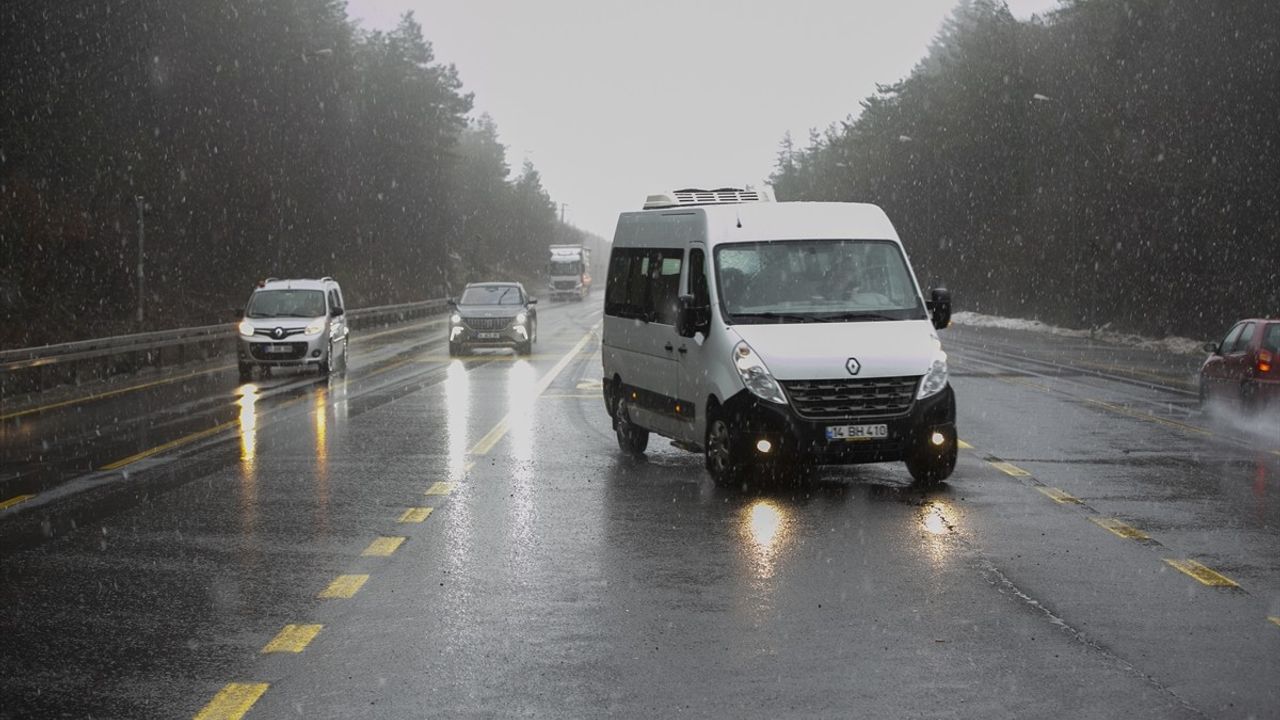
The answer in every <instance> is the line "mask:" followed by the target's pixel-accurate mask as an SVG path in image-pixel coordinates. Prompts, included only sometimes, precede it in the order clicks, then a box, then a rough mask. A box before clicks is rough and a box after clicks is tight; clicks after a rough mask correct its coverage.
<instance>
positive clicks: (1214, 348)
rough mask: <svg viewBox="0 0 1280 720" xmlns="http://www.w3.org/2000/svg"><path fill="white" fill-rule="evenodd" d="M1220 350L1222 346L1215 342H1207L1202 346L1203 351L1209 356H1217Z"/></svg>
mask: <svg viewBox="0 0 1280 720" xmlns="http://www.w3.org/2000/svg"><path fill="white" fill-rule="evenodd" d="M1221 349H1222V346H1221V345H1219V344H1218V343H1216V342H1207V343H1205V344H1204V351H1205V352H1207V353H1209V354H1210V355H1217V354H1218V351H1219V350H1221Z"/></svg>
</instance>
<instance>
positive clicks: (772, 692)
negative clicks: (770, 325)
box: [0, 304, 1280, 718]
mask: <svg viewBox="0 0 1280 720" xmlns="http://www.w3.org/2000/svg"><path fill="white" fill-rule="evenodd" d="M544 311H545V312H544V313H543V322H544V324H543V326H542V343H541V346H540V347H539V348H538V350H537V352H536V355H535V356H534V357H533V358H531V359H529V360H527V361H526V360H521V359H517V358H514V357H512V356H510V355H507V354H503V353H494V354H486V356H484V357H481V358H476V359H471V360H467V361H456V362H450V361H449V360H448V358H444V357H439V354H438V353H439V351H438V350H435V349H433V348H434V346H433V345H432V343H433V342H434V341H433V340H432V338H431V337H430V333H427V332H424V333H422V334H421V335H416V334H415V335H413V337H411V338H410V337H399V338H396V337H394V336H392V337H389V338H388V339H387V340H386V341H384V343H380V344H378V349H377V350H376V351H370V354H369V356H368V357H363V358H360V361H359V362H353V365H352V371H353V372H352V374H351V375H350V376H349V378H348V380H349V382H345V383H344V382H342V380H341V379H336V380H335V381H330V382H325V383H320V382H316V381H313V380H309V379H306V380H303V379H283V378H282V379H281V385H279V386H276V387H279V388H284V390H282V391H281V392H280V394H279V395H271V394H270V391H269V390H267V389H264V390H263V397H264V398H266V399H263V400H258V401H254V402H253V403H251V404H250V408H249V409H248V410H246V408H245V407H244V403H242V402H240V400H241V399H243V397H244V394H243V393H241V394H240V395H236V394H235V392H236V391H235V389H234V388H235V387H236V384H235V381H234V379H232V380H231V381H230V383H229V384H223V385H222V386H220V387H218V386H217V383H216V382H213V381H212V380H211V381H210V383H211V385H213V386H215V387H217V388H218V389H217V390H216V391H211V392H210V393H209V394H210V395H211V396H216V397H218V398H219V399H220V402H223V403H227V402H228V401H230V402H236V403H240V404H237V405H235V406H234V407H233V414H234V418H233V420H234V422H235V423H236V424H235V425H234V426H233V427H232V428H230V429H229V430H230V431H229V432H228V433H227V434H226V436H225V437H221V438H209V439H208V444H207V445H202V443H205V440H197V441H193V442H192V443H191V444H190V445H187V446H183V447H180V448H177V449H175V451H173V452H160V453H157V454H156V455H154V456H150V457H147V458H145V459H143V460H139V461H138V462H137V463H136V467H134V468H133V469H132V470H131V475H132V477H131V480H130V482H136V483H138V484H139V485H140V486H144V487H148V488H151V490H149V491H147V492H145V493H142V494H140V495H128V494H126V495H125V496H124V499H116V500H113V501H112V502H111V503H109V504H110V505H111V509H110V510H109V511H107V512H105V513H104V514H102V515H101V516H100V517H98V518H97V519H96V520H93V521H92V522H88V523H80V526H79V528H78V529H76V530H74V531H69V532H65V533H57V534H56V535H55V537H53V538H51V539H48V540H46V541H43V542H40V543H38V544H36V545H34V546H33V547H30V548H28V549H11V548H10V546H5V549H4V550H2V551H0V557H2V558H3V569H2V570H0V578H2V583H0V597H2V598H3V611H4V612H3V613H2V614H0V617H3V620H0V634H3V636H4V637H6V638H8V639H9V642H7V643H5V644H4V645H3V648H0V695H2V696H3V697H4V698H5V699H6V701H5V703H4V706H3V708H2V709H0V713H2V714H4V715H5V716H6V717H8V716H12V717H29V716H40V717H57V716H66V717H82V716H87V715H92V716H94V717H174V716H178V717H181V716H193V715H195V714H197V713H200V712H208V713H209V715H208V716H209V717H219V716H222V717H234V716H237V715H236V712H237V711H238V710H240V709H245V708H247V714H246V715H245V716H246V717H351V716H357V717H386V718H399V717H417V716H437V715H439V716H450V717H452V716H473V717H492V716H509V715H551V716H557V717H564V716H568V717H576V716H598V715H603V714H615V715H620V716H626V717H630V716H640V715H644V716H670V715H675V714H682V715H691V716H699V717H704V716H714V717H723V716H734V717H765V716H788V717H846V716H851V715H858V716H874V717H913V716H928V717H1010V718H1015V717H1027V716H1030V715H1033V714H1034V715H1042V716H1050V717H1054V716H1062V715H1068V716H1081V717H1100V716H1101V717H1108V716H1122V715H1123V716H1127V717H1138V718H1143V717H1150V718H1167V717H1270V716H1275V715H1276V714H1277V708H1280V690H1278V689H1277V684H1276V683H1275V682H1274V678H1275V677H1278V676H1280V625H1277V624H1275V623H1274V622H1272V621H1270V620H1268V618H1269V617H1271V618H1280V568H1278V567H1276V562H1277V561H1276V558H1277V553H1276V550H1277V549H1280V540H1278V539H1277V520H1278V519H1280V517H1278V515H1277V513H1278V511H1277V510H1276V503H1275V500H1274V498H1275V497H1276V496H1277V493H1278V492H1280V480H1278V478H1280V455H1277V454H1275V453H1276V451H1278V450H1280V442H1277V443H1270V442H1269V439H1270V435H1268V434H1267V430H1266V429H1263V430H1262V431H1261V432H1259V433H1242V432H1240V431H1239V428H1238V427H1237V426H1234V425H1229V424H1226V425H1224V424H1221V423H1216V422H1210V421H1209V419H1208V418H1205V417H1204V416H1203V415H1201V414H1200V413H1199V411H1198V409H1196V408H1195V407H1193V403H1190V402H1189V401H1188V400H1187V398H1186V396H1185V394H1179V393H1178V392H1176V390H1177V388H1176V387H1175V386H1174V385H1173V384H1172V383H1168V384H1166V385H1153V384H1151V383H1143V382H1135V381H1134V378H1132V377H1125V378H1121V379H1116V378H1114V377H1107V376H1103V375H1100V374H1098V372H1099V371H1098V370H1097V369H1096V368H1090V367H1089V365H1103V366H1105V365H1108V364H1111V365H1115V366H1118V367H1119V366H1121V365H1119V364H1118V363H1119V361H1118V360H1116V356H1118V355H1122V356H1123V357H1124V358H1126V359H1125V360H1124V361H1123V365H1122V367H1123V368H1129V370H1130V371H1133V370H1138V371H1145V370H1143V368H1146V369H1147V370H1150V369H1151V368H1152V367H1156V366H1159V368H1158V372H1159V373H1160V374H1162V375H1166V376H1168V377H1176V376H1177V375H1178V373H1179V372H1181V371H1179V370H1177V369H1176V366H1177V364H1178V363H1183V364H1185V363H1187V362H1190V361H1188V360H1176V359H1170V358H1163V359H1160V358H1157V357H1156V355H1157V354H1156V353H1152V354H1151V355H1142V354H1141V353H1140V352H1138V351H1132V350H1123V351H1121V350H1118V349H1114V348H1108V347H1105V346H1098V347H1094V348H1090V347H1088V345H1089V344H1088V343H1083V342H1081V341H1078V340H1067V339H1059V338H1050V337H1044V336H1038V335H1034V334H1030V333H1012V334H1010V333H1006V332H1003V331H1001V332H995V331H981V330H976V329H964V328H956V329H954V330H953V331H948V333H947V334H946V337H944V342H948V343H950V342H951V341H952V339H954V341H955V342H954V344H950V345H949V348H950V350H951V352H952V357H953V361H954V371H955V377H954V378H953V383H954V385H955V387H956V389H957V393H958V395H959V407H960V420H959V423H960V432H961V437H962V438H964V439H965V440H966V441H967V443H968V444H969V445H971V446H972V447H971V448H970V449H966V450H964V451H963V452H962V455H961V460H960V464H959V467H958V469H957V473H956V475H955V476H954V478H953V479H952V481H951V482H949V483H947V484H946V485H945V486H944V487H942V488H941V489H939V490H937V491H933V492H929V493H922V492H920V491H919V490H918V489H915V488H913V487H911V485H910V483H909V478H908V476H907V475H906V472H905V470H904V469H903V468H901V467H898V466H864V467H859V468H846V469H830V470H825V471H823V472H822V473H820V474H819V476H818V477H817V478H815V479H813V480H810V481H807V482H799V483H782V484H776V485H764V486H761V485H758V484H753V485H747V486H716V485H714V484H712V483H710V482H709V481H708V480H707V478H706V475H705V472H704V471H703V470H702V468H701V465H700V462H699V458H698V457H696V456H694V455H690V454H688V453H684V452H682V451H679V450H676V449H674V448H670V447H667V446H665V444H664V443H661V442H656V441H655V442H654V443H652V444H651V451H650V453H649V456H648V458H647V459H646V460H645V461H644V462H632V461H627V460H625V459H624V458H622V457H620V456H619V455H618V453H617V452H616V450H615V447H616V446H615V443H614V440H613V437H612V433H611V432H610V430H609V425H608V418H607V416H606V415H605V414H604V411H603V407H602V405H601V402H600V398H599V377H598V376H599V368H600V363H599V355H598V351H597V350H598V348H597V344H598V339H597V337H596V336H595V335H594V334H593V333H592V328H593V327H594V326H595V323H596V321H597V320H598V318H599V308H598V306H595V305H594V304H588V305H571V306H557V307H555V308H544ZM1068 345H1069V346H1070V347H1068ZM1134 353H1137V354H1134ZM1019 355H1026V356H1027V357H1025V358H1023V357H1018V356H1019ZM355 359H356V357H354V356H353V360H355ZM1068 361H1070V362H1068ZM1046 362H1049V363H1058V364H1060V365H1062V366H1064V367H1056V368H1055V367H1053V366H1052V365H1047V364H1046ZM397 363H401V364H398V365H397ZM1086 363H1087V364H1086ZM1162 363H1163V364H1162ZM379 370H381V371H382V372H381V373H380V374H379V375H372V373H374V372H377V371H379ZM1113 370H1114V368H1113ZM361 372H366V373H368V374H366V375H364V376H363V380H361V379H360V378H361V375H360V373H361ZM1106 374H1107V375H1114V374H1115V373H1114V372H1110V371H1108V373H1106ZM1125 374H1126V375H1131V374H1134V373H1132V372H1126V373H1125ZM291 382H301V383H302V385H301V386H300V387H299V388H289V384H290V383H291ZM166 392H168V391H166ZM127 402H135V403H137V404H136V405H133V406H127V405H124V404H122V403H127ZM106 405H107V406H106V407H104V408H103V409H102V410H101V412H104V413H108V412H111V411H112V410H114V411H115V412H117V413H119V414H120V416H121V417H129V418H130V419H135V420H136V421H137V423H139V424H138V425H134V427H144V426H146V425H147V424H148V421H147V420H145V419H144V418H145V413H146V412H148V411H149V410H146V409H142V408H143V407H144V406H146V407H147V408H150V407H155V405H153V404H150V403H144V402H141V401H138V400H131V401H125V400H112V401H110V402H108V403H107V404H106ZM268 410H269V411H268ZM221 412H225V411H221ZM140 413H141V414H140ZM222 417H224V416H221V415H218V416H216V418H215V419H217V420H219V421H221V418H222ZM68 422H69V424H74V423H70V421H68ZM130 434H131V433H130V432H129V431H127V430H126V431H124V432H123V435H124V436H129V435H130ZM163 437H167V436H163ZM163 437H161V436H153V437H150V438H146V439H149V440H151V441H155V440H160V439H163ZM144 444H145V442H144V439H143V438H136V439H135V444H134V445H130V446H129V447H127V448H125V449H127V450H133V452H134V453H137V452H142V451H145V450H146V448H142V449H141V450H135V449H134V448H138V447H141V446H142V445H144ZM87 445H90V446H91V445H92V443H87ZM114 449H115V448H113V450H114ZM117 454H119V453H117ZM101 472H103V471H98V470H95V471H93V472H92V473H90V474H91V475H93V474H97V473H101ZM67 475H68V477H64V478H63V479H62V481H61V483H59V484H58V485H57V487H68V488H69V487H72V485H73V484H74V483H77V482H81V478H77V477H74V472H72V471H68V472H67ZM114 476H115V477H117V478H120V477H123V475H122V473H121V472H119V471H118V472H116V473H115V475H114ZM98 504H101V503H99V502H98V501H97V500H95V499H94V495H93V492H92V491H82V492H75V493H72V492H70V491H67V495H66V497H65V498H60V499H58V500H57V501H53V502H49V503H48V504H47V505H46V506H43V507H42V508H41V507H37V508H35V509H28V510H21V507H19V508H15V509H14V510H13V511H5V512H3V513H2V514H0V538H3V537H6V535H5V532H6V530H5V528H6V526H9V525H12V524H13V523H16V522H22V518H23V516H24V515H27V516H35V514H36V512H37V511H38V512H41V513H47V514H48V515H49V516H50V517H56V516H58V515H59V514H60V513H61V512H63V508H66V507H79V506H81V505H84V506H95V505H98ZM67 512H71V511H70V510H68V511H67ZM15 547H16V546H15ZM1171 562H1172V563H1173V564H1171ZM1192 563H1199V564H1200V565H1201V566H1203V567H1204V568H1206V569H1208V570H1209V571H1216V572H1217V573H1220V575H1219V576H1218V577H1221V578H1222V579H1224V580H1227V581H1229V582H1234V583H1236V586H1234V587H1233V586H1224V587H1212V586H1210V585H1205V584H1202V581H1209V582H1214V581H1216V580H1215V577H1214V576H1213V575H1210V574H1206V573H1205V572H1202V571H1200V570H1199V568H1198V567H1197V566H1196V565H1194V564H1192ZM1179 568H1181V569H1179ZM1184 571H1188V572H1193V573H1196V574H1198V575H1200V577H1201V580H1197V579H1194V578H1193V577H1191V576H1190V575H1188V574H1186V572H1184ZM322 596H323V597H322ZM268 650H269V652H264V651H268ZM219 713H222V714H219Z"/></svg>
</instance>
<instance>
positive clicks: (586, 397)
mask: <svg viewBox="0 0 1280 720" xmlns="http://www.w3.org/2000/svg"><path fill="white" fill-rule="evenodd" d="M602 396H603V393H595V394H594V395H585V394H581V393H579V394H566V395H558V394H557V395H543V396H542V397H543V398H544V399H546V400H599V399H600V398H601V397H602Z"/></svg>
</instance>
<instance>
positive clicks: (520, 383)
mask: <svg viewBox="0 0 1280 720" xmlns="http://www.w3.org/2000/svg"><path fill="white" fill-rule="evenodd" d="M537 382H538V375H537V371H536V370H535V369H534V367H533V365H531V364H530V363H529V361H528V360H517V361H515V362H514V363H512V365H511V368H510V369H509V370H508V371H507V413H508V414H507V438H506V439H507V442H508V443H509V444H510V448H511V451H510V455H509V457H510V458H511V463H512V468H511V479H512V485H511V489H512V492H511V543H512V547H511V552H512V554H513V555H514V558H515V564H516V574H517V577H523V576H524V574H525V573H526V571H527V570H528V568H527V567H525V565H526V563H527V562H528V558H529V552H528V551H529V549H530V547H531V545H532V541H533V533H534V524H535V522H536V520H537V515H538V511H537V508H536V507H535V506H534V501H535V494H534V483H533V467H532V463H533V415H534V413H533V403H534V400H535V399H536V397H535V396H534V390H535V389H536V385H537Z"/></svg>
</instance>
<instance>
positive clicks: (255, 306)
mask: <svg viewBox="0 0 1280 720" xmlns="http://www.w3.org/2000/svg"><path fill="white" fill-rule="evenodd" d="M244 314H245V316H246V317H251V318H270V317H303V318H313V317H320V316H321V315H324V314H325V308H324V292H323V291H321V290H259V291H257V292H255V293H254V294H253V297H252V298H250V299H249V307H248V308H246V309H245V313H244Z"/></svg>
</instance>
